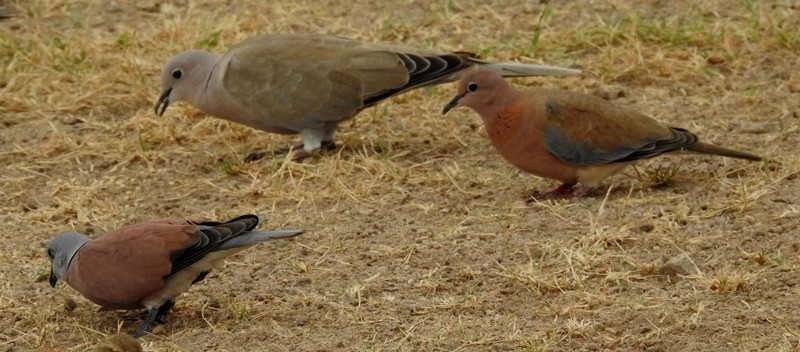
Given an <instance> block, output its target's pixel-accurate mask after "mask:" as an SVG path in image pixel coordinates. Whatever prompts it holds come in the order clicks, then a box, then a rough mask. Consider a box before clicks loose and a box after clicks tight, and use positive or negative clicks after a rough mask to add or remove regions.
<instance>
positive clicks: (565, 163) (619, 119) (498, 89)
mask: <svg viewBox="0 0 800 352" xmlns="http://www.w3.org/2000/svg"><path fill="white" fill-rule="evenodd" d="M457 105H463V106H467V107H470V108H472V109H473V110H475V111H476V112H477V113H478V114H479V115H480V116H481V118H482V119H483V123H484V125H485V126H486V132H487V133H488V134H489V138H490V139H491V141H492V144H493V145H494V146H495V148H496V149H497V151H498V152H499V153H500V155H502V156H503V158H505V159H506V160H507V161H508V162H510V163H511V164H512V165H514V166H516V167H518V168H520V169H522V170H524V171H527V172H530V173H532V174H534V175H537V176H540V177H546V178H550V179H555V180H559V181H561V182H563V184H562V185H561V186H559V187H558V188H556V189H555V190H553V191H552V192H550V193H549V194H548V196H549V197H554V198H571V197H575V196H582V195H585V194H586V192H587V191H588V190H589V188H590V187H596V186H598V185H599V184H600V183H601V182H602V181H603V179H605V178H606V177H609V176H611V175H613V174H615V173H617V172H619V171H620V170H622V169H623V168H625V167H626V166H628V165H629V164H631V163H632V162H634V161H636V160H639V159H646V158H652V157H654V156H657V155H661V154H664V153H670V152H678V151H686V152H695V153H703V154H713V155H720V156H725V157H730V158H739V159H745V160H753V161H758V160H761V157H759V156H757V155H753V154H750V153H745V152H739V151H735V150H731V149H727V148H722V147H717V146H714V145H711V144H708V143H703V142H700V141H698V140H697V136H695V135H694V134H692V133H691V132H689V131H687V130H684V129H682V128H676V127H667V126H664V125H663V124H661V123H659V122H658V121H656V120H654V119H652V118H650V117H647V116H645V115H642V114H640V113H638V112H635V111H633V110H629V109H625V108H621V107H617V106H615V105H613V104H611V103H609V102H607V101H605V100H603V99H602V98H600V97H597V96H594V95H588V94H581V93H574V92H568V91H563V90H555V89H544V88H529V89H527V90H523V91H517V90H515V89H514V88H512V87H511V85H509V84H508V82H506V81H505V80H503V79H502V78H501V77H500V76H499V75H498V74H496V73H494V72H492V71H489V70H475V71H472V72H469V73H467V74H465V75H464V76H463V77H462V78H461V80H460V81H459V84H458V93H457V95H456V96H455V97H454V98H453V100H451V101H450V103H448V104H447V105H446V106H445V107H444V110H443V112H442V113H447V112H448V111H449V110H450V109H452V108H454V107H456V106H457ZM577 183H581V184H583V185H585V186H588V187H576V188H575V189H573V186H574V185H576V184H577ZM540 196H541V195H540ZM533 197H534V198H536V196H533Z"/></svg>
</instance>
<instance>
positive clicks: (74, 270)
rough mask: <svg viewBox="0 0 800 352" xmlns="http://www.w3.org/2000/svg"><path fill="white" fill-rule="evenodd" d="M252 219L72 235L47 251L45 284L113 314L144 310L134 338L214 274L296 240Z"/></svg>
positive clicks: (152, 225) (143, 225) (289, 232)
mask: <svg viewBox="0 0 800 352" xmlns="http://www.w3.org/2000/svg"><path fill="white" fill-rule="evenodd" d="M256 225H258V217H257V216H255V215H242V216H240V217H237V218H235V219H233V220H230V221H226V222H222V223H221V222H209V221H197V222H195V221H189V220H171V219H165V220H156V221H151V222H145V223H140V224H136V225H130V226H126V227H123V228H120V229H117V230H115V231H111V232H109V233H106V234H105V235H103V236H100V237H98V238H96V239H94V240H90V239H89V238H88V237H86V236H85V235H83V234H81V233H78V232H75V231H70V232H65V233H62V234H59V235H57V236H56V237H54V238H53V239H52V240H50V243H48V245H47V257H48V258H49V259H50V262H51V264H52V267H51V271H50V285H51V286H53V287H55V285H56V282H57V281H58V279H63V280H64V281H66V282H67V283H68V284H69V285H70V286H72V288H74V289H75V290H76V291H78V292H79V293H80V294H82V295H83V296H84V297H86V298H87V299H89V300H90V301H92V302H94V303H96V304H99V305H101V306H103V307H105V308H110V309H127V310H130V309H138V308H146V309H147V311H146V313H145V314H143V316H142V323H141V324H140V326H139V328H137V329H136V332H135V333H134V336H135V337H140V336H142V335H143V334H144V332H145V331H147V329H148V328H149V326H150V325H151V324H152V323H153V321H155V320H156V319H158V318H160V317H161V316H162V315H164V314H166V313H167V312H169V310H170V309H171V308H172V306H173V305H175V297H176V296H178V295H179V294H181V293H183V292H186V291H187V290H189V287H190V286H191V285H192V284H194V283H196V282H198V281H200V280H203V279H204V278H205V277H206V275H207V274H208V272H209V271H211V269H213V268H215V267H218V266H219V265H221V264H222V262H223V260H224V259H225V258H226V257H228V256H230V255H232V254H234V253H237V252H239V251H242V250H244V249H246V248H248V247H250V246H253V245H256V244H258V243H260V242H263V241H267V240H272V239H279V238H288V237H292V236H296V235H299V234H301V233H302V232H303V231H298V230H277V231H254V229H255V227H256Z"/></svg>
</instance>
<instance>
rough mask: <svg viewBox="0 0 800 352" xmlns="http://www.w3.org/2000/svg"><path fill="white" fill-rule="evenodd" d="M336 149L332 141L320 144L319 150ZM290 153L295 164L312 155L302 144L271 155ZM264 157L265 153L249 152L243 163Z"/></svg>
mask: <svg viewBox="0 0 800 352" xmlns="http://www.w3.org/2000/svg"><path fill="white" fill-rule="evenodd" d="M336 148H337V147H336V143H335V142H333V141H325V142H322V146H321V147H320V148H319V150H324V151H334V150H336ZM290 152H292V161H297V162H301V161H303V159H305V158H308V157H310V156H312V155H314V153H313V152H308V151H306V150H305V149H303V145H302V144H298V145H295V146H291V147H284V148H280V149H278V150H276V151H274V152H272V153H271V154H272V155H280V154H287V153H290ZM265 156H267V152H266V151H258V152H251V153H250V154H247V156H245V157H244V162H245V163H252V162H254V161H258V160H261V159H263V158H264V157H265Z"/></svg>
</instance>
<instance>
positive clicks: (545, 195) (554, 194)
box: [526, 183, 592, 203]
mask: <svg viewBox="0 0 800 352" xmlns="http://www.w3.org/2000/svg"><path fill="white" fill-rule="evenodd" d="M575 185H576V183H563V184H561V185H560V186H558V187H556V188H555V189H553V190H552V191H550V192H532V193H531V194H530V195H529V196H528V198H527V199H526V201H527V202H528V203H532V202H535V201H537V200H546V199H572V198H580V197H584V196H586V195H588V194H589V192H590V191H591V190H592V188H591V187H587V186H578V187H575Z"/></svg>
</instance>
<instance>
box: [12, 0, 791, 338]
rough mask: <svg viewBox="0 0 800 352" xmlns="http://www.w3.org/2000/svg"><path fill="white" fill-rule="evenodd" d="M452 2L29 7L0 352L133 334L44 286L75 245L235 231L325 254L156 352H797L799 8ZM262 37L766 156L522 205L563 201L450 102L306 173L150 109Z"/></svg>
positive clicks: (16, 86)
mask: <svg viewBox="0 0 800 352" xmlns="http://www.w3.org/2000/svg"><path fill="white" fill-rule="evenodd" d="M456 3H457V2H451V1H401V2H395V1H371V2H367V4H361V5H355V4H348V3H346V2H340V1H328V2H311V1H309V2H305V3H301V2H296V1H269V2H267V1H264V2H262V1H249V2H238V1H237V2H231V1H180V0H178V1H158V0H150V1H137V2H134V1H123V0H118V1H84V2H80V1H56V0H37V1H20V2H19V3H17V4H15V7H16V8H17V9H18V10H19V12H18V13H17V16H16V17H13V18H10V19H4V20H0V63H1V64H2V65H0V68H2V69H0V124H2V129H1V130H0V141H2V144H0V166H2V171H0V194H1V195H2V197H3V199H4V201H3V203H2V205H0V220H2V223H3V233H2V239H3V241H4V247H5V250H4V251H2V252H0V282H2V284H0V311H2V314H0V350H2V351H23V350H45V351H46V350H58V351H62V350H86V349H90V348H93V347H94V346H96V345H97V344H99V343H101V342H102V341H103V340H104V339H105V338H106V336H107V335H111V334H114V333H116V332H117V331H119V330H121V331H124V332H131V331H132V330H133V328H134V327H133V326H131V325H128V324H122V323H121V322H120V317H121V316H122V313H121V312H115V311H99V310H98V308H97V307H96V306H95V305H93V304H92V303H90V302H89V301H87V300H86V299H84V298H83V297H81V296H79V295H78V294H76V293H75V291H74V290H72V289H71V288H69V287H68V286H66V285H63V284H60V285H59V286H57V287H56V289H51V288H50V287H49V286H48V284H47V281H46V277H47V273H48V271H49V264H48V262H47V259H46V258H45V256H44V247H45V244H46V243H47V241H48V240H49V239H50V238H51V237H52V236H53V235H54V234H56V233H58V232H60V231H64V230H68V229H72V228H74V229H77V230H80V231H84V232H86V233H87V234H89V235H90V236H97V235H99V234H101V233H103V232H105V231H107V230H109V229H112V228H115V227H118V226H122V225H125V224H129V223H132V222H137V221H142V220H147V219H154V218H162V217H197V216H202V217H207V218H215V219H225V218H229V217H232V216H235V215H238V214H241V213H257V214H260V215H262V216H263V217H265V218H266V219H268V220H267V221H266V222H265V224H264V225H263V227H266V228H281V227H282V228H303V229H306V230H307V231H308V232H307V233H306V234H305V235H303V236H301V237H299V238H297V239H294V240H289V241H281V242H271V243H268V244H266V245H262V246H259V247H256V248H253V249H251V250H248V251H246V252H243V253H241V254H239V255H237V256H235V257H233V258H231V259H230V260H229V261H228V262H227V265H226V267H225V268H223V269H221V270H217V271H214V272H213V273H212V274H211V275H210V276H209V278H208V279H207V280H205V281H203V282H202V283H201V284H199V285H196V286H195V287H194V288H193V289H192V290H191V291H189V293H187V294H185V295H184V296H182V297H181V298H180V300H179V301H178V304H177V306H176V307H175V311H174V314H173V315H171V316H170V317H169V319H168V323H167V324H166V325H163V326H161V327H157V328H156V329H155V330H154V331H153V333H152V334H149V335H146V336H144V337H143V338H141V339H140V340H139V341H140V342H141V344H142V345H143V347H144V348H145V350H149V351H182V350H185V351H196V350H228V351H245V350H271V351H295V350H297V351H316V350H400V351H421V350H459V351H473V350H474V351H479V350H480V351H483V350H530V351H539V350H589V351H591V350H605V349H618V350H653V351H693V350H703V351H707V350H769V351H789V350H796V349H798V348H800V314H798V298H800V259H799V258H798V253H799V252H800V239H799V238H798V236H797V227H798V222H799V219H800V206H799V205H798V199H799V197H798V195H800V187H798V186H799V185H798V179H797V175H798V171H800V159H798V156H797V146H798V142H800V131H798V122H799V121H800V71H798V67H800V58H799V57H800V55H799V54H800V32H798V31H797V28H800V3H797V2H796V1H794V2H792V1H740V2H731V1H704V2H691V1H660V2H647V4H642V5H632V4H631V3H630V2H624V1H613V0H609V1H578V2H549V3H548V2H542V3H541V4H540V3H531V2H527V1H518V2H515V1H485V2H482V1H476V2H471V3H473V4H471V5H463V6H461V5H457V4H456ZM567 3H568V4H567ZM636 3H637V4H638V2H636ZM12 5H13V4H12ZM4 11H5V10H4ZM266 32H309V33H328V34H335V35H340V36H345V37H350V38H356V39H360V40H368V41H382V42H388V43H402V44H406V45H410V46H417V47H425V48H442V49H447V50H467V51H474V52H477V53H479V54H480V55H482V56H483V57H484V58H486V59H489V60H497V61H501V60H515V61H520V62H539V63H547V64H554V65H563V66H570V65H576V66H579V67H581V68H582V69H583V70H584V72H583V73H582V74H581V75H579V76H575V77H569V78H555V79H554V78H533V79H516V80H513V83H514V84H515V85H516V86H519V87H522V86H535V85H544V86H558V87H561V88H565V89H570V90H574V91H580V92H594V93H597V94H600V95H602V96H605V97H607V98H609V99H612V100H614V102H615V103H617V104H620V105H625V106H629V107H632V108H635V109H639V110H640V111H642V112H644V113H646V114H649V115H651V116H654V117H656V118H657V119H659V120H661V121H664V122H667V123H669V124H671V125H674V126H681V127H685V128H688V129H690V130H692V131H694V132H696V133H697V134H698V135H700V136H701V137H702V138H703V139H705V140H708V141H712V142H714V143H717V144H719V145H723V146H727V147H731V148H736V149H741V150H744V151H749V152H753V153H757V154H761V155H764V156H766V157H768V158H769V159H770V160H769V161H768V162H764V163H748V162H744V161H740V160H730V159H723V158H715V157H707V156H671V157H665V158H660V159H656V160H654V161H651V162H645V163H640V164H639V167H638V168H637V169H633V168H631V169H629V170H627V173H626V174H622V175H618V176H615V177H612V178H611V179H609V182H608V183H609V185H613V187H612V188H611V191H610V192H608V193H605V192H600V193H601V194H600V195H599V196H597V197H594V198H585V199H575V200H572V201H557V202H553V201H548V202H542V203H534V204H526V203H524V202H523V200H522V199H523V197H524V196H525V195H526V194H527V193H528V192H530V191H532V190H540V191H543V190H547V189H549V188H552V187H555V186H556V183H555V182H552V181H548V180H543V179H539V178H537V177H534V176H531V175H527V174H524V173H521V172H520V171H518V170H516V169H514V168H513V167H511V166H510V165H508V164H506V163H505V162H504V161H503V160H502V159H500V158H499V157H498V156H497V155H496V154H495V152H494V150H493V149H492V147H491V145H490V144H489V142H488V140H487V138H486V136H485V132H484V131H483V127H482V125H481V123H480V119H479V118H478V116H477V115H476V114H475V113H473V112H471V111H469V110H468V109H463V108H462V109H457V110H455V111H453V112H451V113H450V114H448V115H447V116H445V117H442V116H441V114H440V111H441V108H442V106H443V105H444V104H445V103H446V102H447V101H448V100H449V99H450V97H451V96H452V94H453V92H454V89H455V87H454V85H452V84H449V85H443V86H439V87H432V88H426V89H421V90H417V91H414V92H410V93H408V94H405V95H403V96H400V97H398V98H395V99H392V100H390V101H388V102H386V103H383V104H380V105H379V106H377V107H375V108H372V109H369V110H366V111H364V112H363V113H361V114H360V115H359V116H358V117H357V118H355V119H354V120H352V121H351V122H348V123H346V124H344V125H343V126H342V127H341V128H340V134H339V141H340V142H342V143H343V148H341V149H340V150H339V151H338V152H336V153H334V154H333V155H328V156H325V157H320V158H314V159H312V160H309V161H306V162H304V163H301V164H298V163H293V162H289V161H287V160H286V159H285V158H283V157H282V156H276V157H272V158H268V159H266V160H263V161H261V162H258V163H253V164H242V163H241V160H242V158H243V157H244V156H245V155H246V154H247V153H248V152H250V151H252V150H258V149H264V148H278V147H281V146H285V145H289V144H292V143H295V142H296V141H297V139H296V138H295V137H287V136H276V135H270V134H266V133H263V132H258V131H255V130H252V129H249V128H246V127H243V126H240V125H235V124H232V123H227V122H225V121H222V120H219V119H215V118H210V117H207V116H205V115H204V114H202V113H199V112H197V110H195V109H194V108H192V107H189V106H187V105H186V104H177V105H176V106H175V107H172V108H170V109H169V110H168V111H167V113H166V114H165V115H164V117H162V118H158V117H156V116H155V115H154V114H153V111H152V106H153V103H154V102H155V99H156V97H157V94H158V89H159V83H158V78H157V77H158V72H159V70H160V67H161V65H162V63H163V62H164V61H165V60H166V59H167V58H169V57H171V56H172V55H173V54H175V53H177V52H178V51H181V50H184V49H186V48H192V47H197V48H205V49H208V50H213V51H219V52H222V51H224V50H225V49H226V48H229V47H231V46H232V45H234V44H235V43H237V42H239V41H240V40H242V39H244V38H247V37H249V36H251V35H253V34H256V33H266ZM535 38H538V40H537V39H535ZM676 165H680V170H679V172H678V174H677V176H675V177H672V178H671V179H669V181H668V182H667V183H666V184H659V183H658V181H659V180H660V179H661V178H668V177H663V176H664V175H663V172H662V173H661V174H662V175H661V177H659V176H658V175H655V174H656V173H658V172H657V171H658V169H659V167H661V170H664V169H668V168H670V167H674V166H676ZM637 170H638V176H637ZM648 173H649V175H648ZM132 270H133V268H132Z"/></svg>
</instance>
